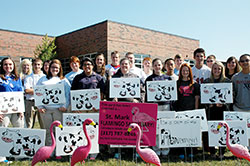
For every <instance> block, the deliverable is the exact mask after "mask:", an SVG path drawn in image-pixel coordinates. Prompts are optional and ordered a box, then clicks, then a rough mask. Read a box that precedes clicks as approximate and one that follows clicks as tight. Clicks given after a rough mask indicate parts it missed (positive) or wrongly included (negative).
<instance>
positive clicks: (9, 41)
mask: <svg viewBox="0 0 250 166" xmlns="http://www.w3.org/2000/svg"><path fill="white" fill-rule="evenodd" d="M42 38H43V36H42V35H35V34H29V33H21V32H15V31H7V30H0V56H10V57H11V58H12V59H13V60H14V61H15V62H16V63H17V65H19V63H20V58H21V57H33V56H34V50H35V49H36V46H37V45H38V44H41V43H42Z"/></svg>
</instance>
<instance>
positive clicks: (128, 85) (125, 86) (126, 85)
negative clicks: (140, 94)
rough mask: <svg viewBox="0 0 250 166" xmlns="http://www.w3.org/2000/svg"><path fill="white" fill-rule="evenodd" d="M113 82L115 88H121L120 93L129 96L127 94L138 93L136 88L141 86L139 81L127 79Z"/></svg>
mask: <svg viewBox="0 0 250 166" xmlns="http://www.w3.org/2000/svg"><path fill="white" fill-rule="evenodd" d="M113 84H114V88H118V89H120V92H119V95H121V96H127V95H130V96H135V95H136V90H135V88H139V87H140V85H139V83H133V82H130V81H125V80H115V81H114V82H113Z"/></svg>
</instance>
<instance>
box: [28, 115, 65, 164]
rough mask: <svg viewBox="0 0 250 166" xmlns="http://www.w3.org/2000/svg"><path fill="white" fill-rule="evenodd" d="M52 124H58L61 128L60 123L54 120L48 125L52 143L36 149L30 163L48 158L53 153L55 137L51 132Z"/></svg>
mask: <svg viewBox="0 0 250 166" xmlns="http://www.w3.org/2000/svg"><path fill="white" fill-rule="evenodd" d="M53 126H58V127H60V128H62V124H61V122H60V121H57V120H56V121H54V122H53V123H52V124H51V125H50V136H51V140H52V144H51V146H43V147H41V148H39V149H38V151H37V152H36V154H35V155H34V157H33V159H32V163H31V165H32V166H34V165H35V164H36V163H38V162H40V161H42V162H43V161H45V162H46V160H47V159H48V158H50V156H51V154H52V153H53V151H54V149H55V147H56V141H55V137H54V134H53Z"/></svg>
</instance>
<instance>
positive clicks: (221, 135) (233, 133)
mask: <svg viewBox="0 0 250 166" xmlns="http://www.w3.org/2000/svg"><path fill="white" fill-rule="evenodd" d="M219 122H220V121H208V135H209V146H221V147H225V146H226V127H225V126H223V127H221V128H220V129H218V124H219ZM227 124H228V125H229V128H230V138H231V139H230V141H231V144H241V145H244V146H247V145H248V140H247V129H246V126H247V125H246V122H245V121H227Z"/></svg>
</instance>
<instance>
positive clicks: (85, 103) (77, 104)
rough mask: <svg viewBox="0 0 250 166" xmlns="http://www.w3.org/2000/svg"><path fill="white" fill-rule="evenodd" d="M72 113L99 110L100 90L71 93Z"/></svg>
mask: <svg viewBox="0 0 250 166" xmlns="http://www.w3.org/2000/svg"><path fill="white" fill-rule="evenodd" d="M70 97H71V109H72V111H79V110H92V108H95V109H99V107H100V89H83V90H72V91H70Z"/></svg>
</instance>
